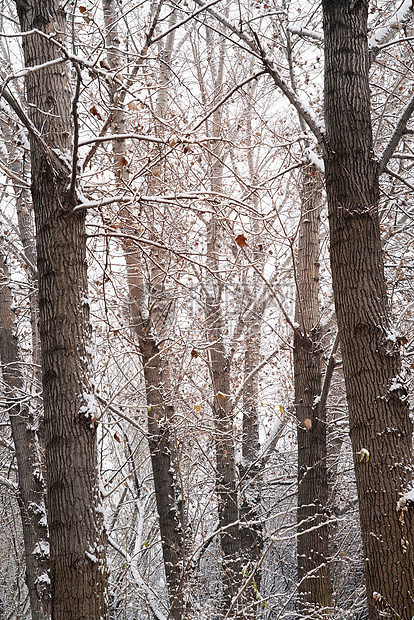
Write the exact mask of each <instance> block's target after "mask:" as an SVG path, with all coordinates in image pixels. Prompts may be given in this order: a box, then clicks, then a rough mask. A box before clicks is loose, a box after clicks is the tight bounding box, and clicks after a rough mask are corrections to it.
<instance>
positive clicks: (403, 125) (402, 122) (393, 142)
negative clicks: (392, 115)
mask: <svg viewBox="0 0 414 620" xmlns="http://www.w3.org/2000/svg"><path fill="white" fill-rule="evenodd" d="M413 112H414V94H413V95H412V96H411V99H410V101H409V102H408V104H407V105H406V107H405V109H404V111H403V113H402V114H401V116H400V118H399V121H398V123H397V125H396V127H395V129H394V133H393V134H392V136H391V138H390V140H389V142H388V145H387V146H386V148H385V150H384V153H383V155H382V157H381V160H380V163H379V173H380V174H381V173H382V172H384V170H385V168H386V167H387V164H388V162H389V161H390V159H391V157H392V156H393V154H394V151H395V149H396V148H397V146H398V144H399V142H400V140H401V138H402V137H403V135H404V134H405V132H406V130H407V123H408V121H409V120H410V118H411V116H412V114H413Z"/></svg>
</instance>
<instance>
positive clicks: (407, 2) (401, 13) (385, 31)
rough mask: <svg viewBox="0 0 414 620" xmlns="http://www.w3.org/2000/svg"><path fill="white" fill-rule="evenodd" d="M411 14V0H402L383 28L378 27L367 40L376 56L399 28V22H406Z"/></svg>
mask: <svg viewBox="0 0 414 620" xmlns="http://www.w3.org/2000/svg"><path fill="white" fill-rule="evenodd" d="M412 15H413V3H412V0H404V1H403V3H402V4H401V6H400V8H399V9H398V10H397V11H396V12H395V13H394V15H393V16H392V17H391V19H390V21H389V23H388V24H387V25H386V26H384V27H383V28H378V30H376V31H375V32H374V33H373V34H372V35H371V37H370V39H369V41H368V45H369V49H370V50H371V52H372V53H373V54H374V56H376V54H377V53H378V52H379V51H380V50H381V48H382V46H383V45H384V44H386V43H388V42H389V41H390V40H391V39H392V38H393V37H394V36H395V33H396V32H397V31H398V30H399V28H400V26H401V24H404V23H406V22H407V21H409V20H410V19H411V17H412Z"/></svg>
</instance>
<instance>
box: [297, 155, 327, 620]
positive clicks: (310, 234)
mask: <svg viewBox="0 0 414 620" xmlns="http://www.w3.org/2000/svg"><path fill="white" fill-rule="evenodd" d="M319 185H320V184H319ZM320 214H321V192H320V187H318V174H317V172H316V170H315V169H314V168H313V167H310V168H308V169H307V170H306V171H304V172H303V173H302V196H301V220H300V224H299V247H298V258H297V262H296V286H297V291H296V308H295V319H296V323H297V324H298V325H299V329H298V330H297V331H296V333H295V336H294V351H293V364H294V375H295V408H296V417H297V421H298V427H297V434H298V512H297V522H298V540H297V554H298V578H299V588H298V591H299V609H300V611H301V612H302V613H303V614H306V613H315V612H317V613H318V614H319V615H318V617H324V618H327V617H329V616H330V614H331V612H332V584H331V578H330V571H329V566H328V563H327V560H328V533H329V532H328V525H327V524H326V521H327V517H326V506H327V502H328V480H327V469H326V454H327V453H326V424H325V422H326V420H325V408H323V409H322V410H321V411H320V412H319V415H317V416H316V415H315V402H316V399H317V398H319V397H320V394H321V387H322V386H321V358H322V349H321V344H320V342H319V329H318V323H319V320H318V319H319V316H318V315H319V300H318V292H319V234H320V231H319V229H320Z"/></svg>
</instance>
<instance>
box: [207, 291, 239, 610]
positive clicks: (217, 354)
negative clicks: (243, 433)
mask: <svg viewBox="0 0 414 620" xmlns="http://www.w3.org/2000/svg"><path fill="white" fill-rule="evenodd" d="M206 314H207V317H208V318H207V321H206V327H207V330H208V338H209V339H210V340H211V342H212V344H211V346H210V347H209V364H210V374H211V380H212V385H213V391H214V394H213V403H212V409H213V415H214V425H215V445H216V492H217V501H218V514H219V525H220V528H221V532H220V541H221V551H222V581H223V599H222V601H221V603H222V604H221V611H222V612H223V613H226V611H227V610H228V609H229V607H230V604H231V601H232V599H233V597H234V596H235V595H236V594H237V593H238V591H239V589H240V586H241V563H240V554H241V536H240V527H239V508H238V497H237V496H238V493H237V479H236V462H235V448H234V429H233V417H234V414H233V412H232V411H231V406H230V398H229V396H230V389H231V388H230V355H228V354H227V352H226V349H225V346H224V322H223V317H222V314H221V308H220V302H218V303H217V302H216V301H215V299H214V298H209V297H207V299H206ZM237 608H238V604H237V603H235V605H234V607H233V611H232V616H231V617H234V618H238V617H239V615H237V614H238V612H237Z"/></svg>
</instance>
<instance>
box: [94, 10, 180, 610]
mask: <svg viewBox="0 0 414 620" xmlns="http://www.w3.org/2000/svg"><path fill="white" fill-rule="evenodd" d="M102 6H103V12H104V19H105V27H106V37H105V42H106V48H107V51H108V56H107V60H108V64H109V66H110V67H111V68H113V69H116V68H117V67H118V66H119V52H117V51H116V50H117V48H118V47H119V32H118V26H117V23H118V13H119V12H118V6H117V3H116V2H115V1H114V0H103V2H102ZM175 16H176V12H175V11H174V12H173V14H172V17H171V18H170V21H172V22H174V21H175ZM169 41H170V44H171V46H172V42H173V38H171V36H170V38H169ZM162 67H163V69H165V70H166V71H167V69H166V66H165V65H164V64H163V65H162ZM167 72H168V71H167ZM167 81H168V78H167V77H165V73H162V77H161V82H162V86H163V87H165V88H166V84H167ZM110 95H111V105H112V111H111V116H112V123H111V129H112V132H113V133H114V134H119V133H121V134H124V133H125V126H126V118H125V113H124V110H123V107H122V96H119V93H118V96H116V95H117V93H116V87H115V86H114V85H112V86H111V87H110ZM160 99H161V101H160ZM167 101H168V92H167V91H165V92H164V90H163V88H161V91H160V94H159V100H158V113H159V114H160V115H162V113H163V111H164V108H165V105H166V104H167ZM113 155H114V157H113V160H114V170H115V174H116V180H117V183H116V185H117V187H118V188H119V189H121V188H122V186H123V182H128V180H129V172H128V167H127V166H126V165H125V162H126V141H125V139H120V140H114V143H113ZM122 217H123V220H124V224H125V230H126V232H128V230H132V231H133V232H134V218H133V217H132V216H131V214H130V213H129V212H128V211H127V209H124V210H123V212H122ZM139 252H140V250H139V249H138V248H137V247H136V245H135V244H134V243H133V242H131V241H128V240H126V241H125V242H124V254H125V261H126V264H127V278H128V287H129V295H130V300H131V314H132V324H133V329H134V331H135V333H136V335H137V337H138V343H139V351H140V354H141V357H142V365H143V374H144V381H145V391H146V396H147V410H148V417H147V425H148V443H149V448H150V453H151V464H152V472H153V477H154V490H155V498H156V503H157V511H158V518H159V527H160V535H161V546H162V553H163V560H164V568H165V577H166V582H167V589H168V595H169V604H170V609H169V617H170V618H173V620H181V619H182V618H183V617H184V612H185V602H184V594H185V593H184V590H185V587H184V585H185V580H186V575H185V573H184V567H185V540H184V509H183V503H182V497H181V490H180V489H178V488H177V473H178V466H177V463H176V458H175V457H176V449H175V438H174V433H173V427H172V424H173V418H174V405H173V403H172V400H171V395H168V390H167V387H166V386H167V384H168V383H169V381H168V374H169V373H168V364H166V362H165V360H164V359H163V357H162V354H161V353H160V348H161V347H160V339H159V338H157V331H158V332H159V331H162V324H163V321H164V319H165V316H163V310H165V308H163V305H164V301H165V292H164V288H163V278H160V277H159V276H160V274H159V273H154V271H155V272H157V268H154V269H153V270H152V274H151V275H154V277H153V278H151V283H150V287H149V288H151V291H150V294H151V297H152V298H151V302H150V303H149V305H150V306H151V310H152V311H151V315H150V316H149V315H148V316H147V312H146V310H145V309H144V305H145V304H144V298H145V291H144V288H145V285H144V278H143V274H142V264H141V260H140V256H139ZM154 254H155V252H154V253H153V255H152V256H153V258H154V262H155V263H158V259H159V257H155V256H154ZM144 317H145V318H144Z"/></svg>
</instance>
